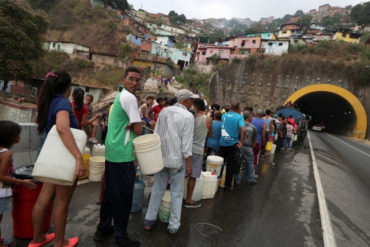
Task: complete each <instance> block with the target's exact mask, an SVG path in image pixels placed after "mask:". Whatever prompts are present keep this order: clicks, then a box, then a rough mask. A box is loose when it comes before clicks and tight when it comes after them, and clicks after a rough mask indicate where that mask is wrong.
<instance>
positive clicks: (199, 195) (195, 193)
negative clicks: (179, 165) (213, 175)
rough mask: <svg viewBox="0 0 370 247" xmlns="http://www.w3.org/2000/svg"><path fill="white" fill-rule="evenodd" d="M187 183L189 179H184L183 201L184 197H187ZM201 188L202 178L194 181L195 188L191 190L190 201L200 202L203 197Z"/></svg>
mask: <svg viewBox="0 0 370 247" xmlns="http://www.w3.org/2000/svg"><path fill="white" fill-rule="evenodd" d="M188 181H189V179H188V178H187V179H185V183H184V199H185V200H186V197H187V196H188ZM203 186H204V179H203V177H202V176H200V178H197V179H196V181H195V186H194V190H193V195H192V197H191V199H192V200H193V201H195V202H197V201H200V200H202V197H203Z"/></svg>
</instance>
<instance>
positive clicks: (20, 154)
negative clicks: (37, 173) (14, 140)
mask: <svg viewBox="0 0 370 247" xmlns="http://www.w3.org/2000/svg"><path fill="white" fill-rule="evenodd" d="M20 125H21V127H22V132H21V141H20V142H19V143H18V144H16V145H14V146H13V148H12V149H11V151H12V152H13V160H14V162H13V163H14V167H19V166H22V165H29V164H33V163H35V161H36V155H37V152H38V150H39V147H40V136H39V134H38V132H37V125H36V124H35V123H20Z"/></svg>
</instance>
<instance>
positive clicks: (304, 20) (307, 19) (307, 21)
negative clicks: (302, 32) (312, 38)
mask: <svg viewBox="0 0 370 247" xmlns="http://www.w3.org/2000/svg"><path fill="white" fill-rule="evenodd" d="M311 21H312V16H310V15H303V16H301V17H300V18H299V24H300V25H301V28H309V27H310V25H311Z"/></svg>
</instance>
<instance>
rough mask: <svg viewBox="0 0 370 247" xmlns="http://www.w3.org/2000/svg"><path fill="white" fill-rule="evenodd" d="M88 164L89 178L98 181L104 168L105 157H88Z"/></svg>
mask: <svg viewBox="0 0 370 247" xmlns="http://www.w3.org/2000/svg"><path fill="white" fill-rule="evenodd" d="M89 166H90V167H89V180H90V181H91V182H100V181H101V177H102V175H103V173H104V170H105V158H104V157H102V156H93V157H91V158H90V161H89Z"/></svg>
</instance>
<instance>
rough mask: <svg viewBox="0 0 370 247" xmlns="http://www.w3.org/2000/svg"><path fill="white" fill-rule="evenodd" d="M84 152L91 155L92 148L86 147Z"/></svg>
mask: <svg viewBox="0 0 370 247" xmlns="http://www.w3.org/2000/svg"><path fill="white" fill-rule="evenodd" d="M84 154H90V155H91V150H90V148H89V147H85V149H84Z"/></svg>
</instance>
